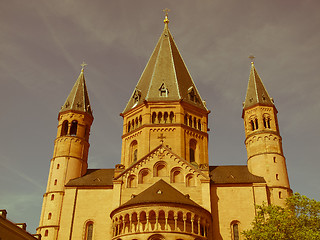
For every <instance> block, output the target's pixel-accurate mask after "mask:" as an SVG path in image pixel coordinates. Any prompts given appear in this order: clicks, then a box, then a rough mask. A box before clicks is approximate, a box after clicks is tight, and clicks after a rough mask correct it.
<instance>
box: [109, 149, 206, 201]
mask: <svg viewBox="0 0 320 240" xmlns="http://www.w3.org/2000/svg"><path fill="white" fill-rule="evenodd" d="M161 179H162V180H163V181H165V182H166V183H168V184H170V185H171V186H173V187H174V188H176V189H177V190H178V191H180V192H181V193H182V194H187V193H188V194H190V199H192V200H193V201H195V202H197V203H198V204H200V205H201V202H202V199H201V194H199V193H200V192H199V189H198V190H197V187H199V186H200V185H201V184H202V181H205V180H207V181H208V180H209V177H207V176H206V175H205V174H204V173H203V172H202V171H201V170H199V169H197V168H196V167H194V166H193V165H191V164H190V163H189V162H187V161H186V160H184V159H183V158H181V157H179V156H178V155H176V154H174V153H173V152H172V151H171V150H170V149H169V148H168V147H165V146H163V145H160V146H158V147H157V148H156V149H154V150H153V151H151V152H150V153H149V154H148V155H146V156H145V157H143V158H142V159H140V160H139V161H138V162H136V163H134V164H132V165H131V166H130V167H129V168H127V169H126V170H124V171H123V172H122V173H121V174H119V176H117V177H116V178H115V180H117V181H119V180H121V181H122V191H121V204H123V203H125V202H127V201H128V200H130V199H131V198H132V197H133V196H135V195H138V194H139V193H141V192H142V191H144V190H146V189H147V188H149V187H150V186H151V185H152V184H154V183H156V182H158V181H159V180H161ZM200 191H201V190H200ZM199 202H200V203H199Z"/></svg>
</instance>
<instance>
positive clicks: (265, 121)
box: [263, 115, 271, 128]
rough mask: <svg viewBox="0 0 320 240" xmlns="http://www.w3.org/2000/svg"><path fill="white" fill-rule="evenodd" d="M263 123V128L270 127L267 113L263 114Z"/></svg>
mask: <svg viewBox="0 0 320 240" xmlns="http://www.w3.org/2000/svg"><path fill="white" fill-rule="evenodd" d="M263 125H264V128H271V126H270V117H269V115H265V116H264V117H263Z"/></svg>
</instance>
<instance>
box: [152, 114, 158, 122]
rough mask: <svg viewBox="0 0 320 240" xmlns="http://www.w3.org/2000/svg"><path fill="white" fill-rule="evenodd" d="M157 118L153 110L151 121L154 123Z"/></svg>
mask: <svg viewBox="0 0 320 240" xmlns="http://www.w3.org/2000/svg"><path fill="white" fill-rule="evenodd" d="M156 118H157V114H156V113H155V112H153V113H152V117H151V122H152V123H155V122H156Z"/></svg>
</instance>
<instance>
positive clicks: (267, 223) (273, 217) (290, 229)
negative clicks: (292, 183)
mask: <svg viewBox="0 0 320 240" xmlns="http://www.w3.org/2000/svg"><path fill="white" fill-rule="evenodd" d="M257 209H258V211H257V215H256V217H255V219H254V221H253V223H252V225H253V228H252V229H250V230H246V231H244V232H242V234H243V235H244V236H245V239H246V240H273V239H274V240H307V239H308V240H319V239H320V202H317V201H315V200H313V199H309V198H307V197H305V196H301V195H300V194H298V193H295V194H294V195H292V196H291V197H289V198H287V200H286V207H285V208H282V207H280V206H275V205H265V204H264V205H262V206H258V207H257Z"/></svg>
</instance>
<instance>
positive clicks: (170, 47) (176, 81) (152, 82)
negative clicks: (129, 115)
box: [123, 9, 207, 113]
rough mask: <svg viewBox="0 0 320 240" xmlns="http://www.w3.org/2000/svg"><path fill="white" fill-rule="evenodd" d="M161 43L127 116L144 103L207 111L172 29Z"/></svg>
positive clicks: (163, 33)
mask: <svg viewBox="0 0 320 240" xmlns="http://www.w3.org/2000/svg"><path fill="white" fill-rule="evenodd" d="M167 11H168V9H167V10H166V17H165V19H164V24H165V26H164V29H163V32H162V34H161V36H160V38H159V41H158V43H157V45H156V47H155V49H154V51H153V53H152V55H151V57H150V59H149V61H148V63H147V65H146V67H145V69H144V71H143V73H142V75H141V77H140V80H139V82H138V84H137V85H136V88H135V90H134V92H133V94H132V96H131V98H130V99H129V101H128V103H127V106H126V108H125V109H124V111H123V113H125V112H127V111H129V110H130V109H132V108H133V107H135V106H137V105H139V104H141V103H143V102H144V101H147V102H148V101H150V102H154V101H161V102H162V101H181V100H182V101H184V102H188V103H190V104H192V105H195V106H197V107H199V108H201V109H204V110H207V108H206V107H205V105H204V103H203V101H202V99H201V97H200V94H199V92H198V90H197V88H196V86H195V84H194V82H193V80H192V78H191V76H190V74H189V72H188V69H187V67H186V65H185V63H184V61H183V59H182V57H181V55H180V53H179V50H178V48H177V46H176V43H175V42H174V40H173V37H172V35H171V33H170V31H169V28H168V22H169V19H168V16H167Z"/></svg>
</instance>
